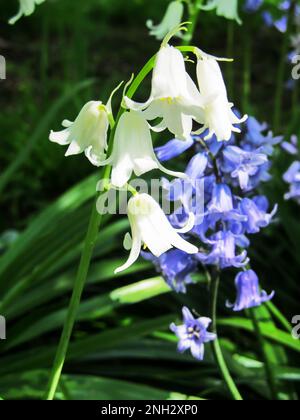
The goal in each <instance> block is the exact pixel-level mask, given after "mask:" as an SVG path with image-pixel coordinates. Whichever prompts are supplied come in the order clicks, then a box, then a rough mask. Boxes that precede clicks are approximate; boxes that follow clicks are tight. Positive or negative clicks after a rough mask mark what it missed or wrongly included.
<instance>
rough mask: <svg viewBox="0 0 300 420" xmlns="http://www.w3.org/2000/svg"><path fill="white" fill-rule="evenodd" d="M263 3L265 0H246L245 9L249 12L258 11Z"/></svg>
mask: <svg viewBox="0 0 300 420" xmlns="http://www.w3.org/2000/svg"><path fill="white" fill-rule="evenodd" d="M262 4H263V0H246V3H245V5H244V10H245V11H246V12H248V13H253V12H256V11H257V10H258V9H259V8H260V7H261V6H262Z"/></svg>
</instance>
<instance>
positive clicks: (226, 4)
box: [201, 0, 242, 25]
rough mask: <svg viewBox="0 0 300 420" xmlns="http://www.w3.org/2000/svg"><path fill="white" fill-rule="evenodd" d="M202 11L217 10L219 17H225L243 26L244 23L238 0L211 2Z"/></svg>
mask: <svg viewBox="0 0 300 420" xmlns="http://www.w3.org/2000/svg"><path fill="white" fill-rule="evenodd" d="M201 9H202V10H213V9H216V14H217V16H223V17H224V18H226V19H229V20H235V21H236V22H237V23H239V24H240V25H241V23H242V21H241V19H240V18H239V14H238V0H210V2H209V3H208V4H207V5H205V6H202V7H201Z"/></svg>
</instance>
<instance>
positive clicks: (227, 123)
mask: <svg viewBox="0 0 300 420" xmlns="http://www.w3.org/2000/svg"><path fill="white" fill-rule="evenodd" d="M197 79H198V85H199V89H200V93H201V95H202V97H203V101H204V127H203V128H202V129H201V130H199V131H198V133H199V134H200V133H202V132H203V131H205V130H206V129H208V134H207V136H206V137H205V138H204V139H205V140H209V139H211V138H212V137H213V136H214V135H216V137H217V139H218V140H219V141H224V140H225V141H228V140H230V138H231V135H232V133H233V132H236V133H240V132H241V130H240V129H239V128H237V127H235V126H234V124H240V123H242V122H244V121H245V120H246V119H247V116H246V115H245V116H244V117H242V118H238V117H237V116H236V115H235V114H234V112H233V111H232V107H233V104H232V103H229V101H228V97H227V90H226V86H225V83H224V79H223V75H222V72H221V69H220V66H219V64H218V61H217V60H216V59H215V58H214V57H212V56H209V55H207V54H204V53H200V54H199V60H198V63H197Z"/></svg>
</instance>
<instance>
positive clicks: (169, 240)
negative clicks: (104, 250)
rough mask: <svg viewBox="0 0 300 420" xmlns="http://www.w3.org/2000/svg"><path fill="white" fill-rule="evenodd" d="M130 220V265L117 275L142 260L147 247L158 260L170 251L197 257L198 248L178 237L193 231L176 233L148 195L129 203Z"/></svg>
mask: <svg viewBox="0 0 300 420" xmlns="http://www.w3.org/2000/svg"><path fill="white" fill-rule="evenodd" d="M128 219H129V223H130V227H131V237H132V244H131V252H130V255H129V258H128V260H127V262H126V263H125V264H124V265H123V266H122V267H119V268H117V269H116V271H115V272H116V273H118V272H120V271H123V270H126V269H127V268H128V267H130V266H131V265H132V264H133V263H134V262H135V261H136V260H137V259H138V257H139V255H140V251H141V247H142V245H144V246H145V247H146V248H148V249H149V251H150V252H152V254H153V255H154V256H155V257H160V256H161V255H162V254H164V253H165V252H167V251H168V250H170V249H172V248H173V247H174V248H177V249H180V250H181V251H184V252H186V253H187V254H196V253H197V252H198V248H197V247H196V246H194V245H192V244H191V243H189V242H187V241H186V240H185V239H183V238H182V237H181V236H180V235H179V233H184V232H186V229H187V230H190V229H191V227H190V226H188V225H187V228H186V229H179V230H175V229H174V228H173V227H172V226H171V224H170V222H169V221H168V219H167V217H166V215H165V214H164V212H163V210H162V209H161V208H160V206H159V204H158V203H157V202H156V201H155V200H154V199H153V198H152V197H151V196H150V195H148V194H136V195H135V196H133V197H131V198H130V200H129V202H128Z"/></svg>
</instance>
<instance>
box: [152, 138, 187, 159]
mask: <svg viewBox="0 0 300 420" xmlns="http://www.w3.org/2000/svg"><path fill="white" fill-rule="evenodd" d="M194 141H195V140H194V138H193V137H192V136H190V137H188V138H187V139H186V140H178V139H172V140H170V141H168V143H166V144H164V145H163V146H160V147H156V148H155V149H154V151H155V153H156V156H157V158H158V159H159V160H160V161H161V162H166V161H167V160H170V159H173V158H175V157H177V156H179V155H181V154H182V153H184V152H185V151H187V150H188V149H190V148H191V147H192V146H193V145H194Z"/></svg>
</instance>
